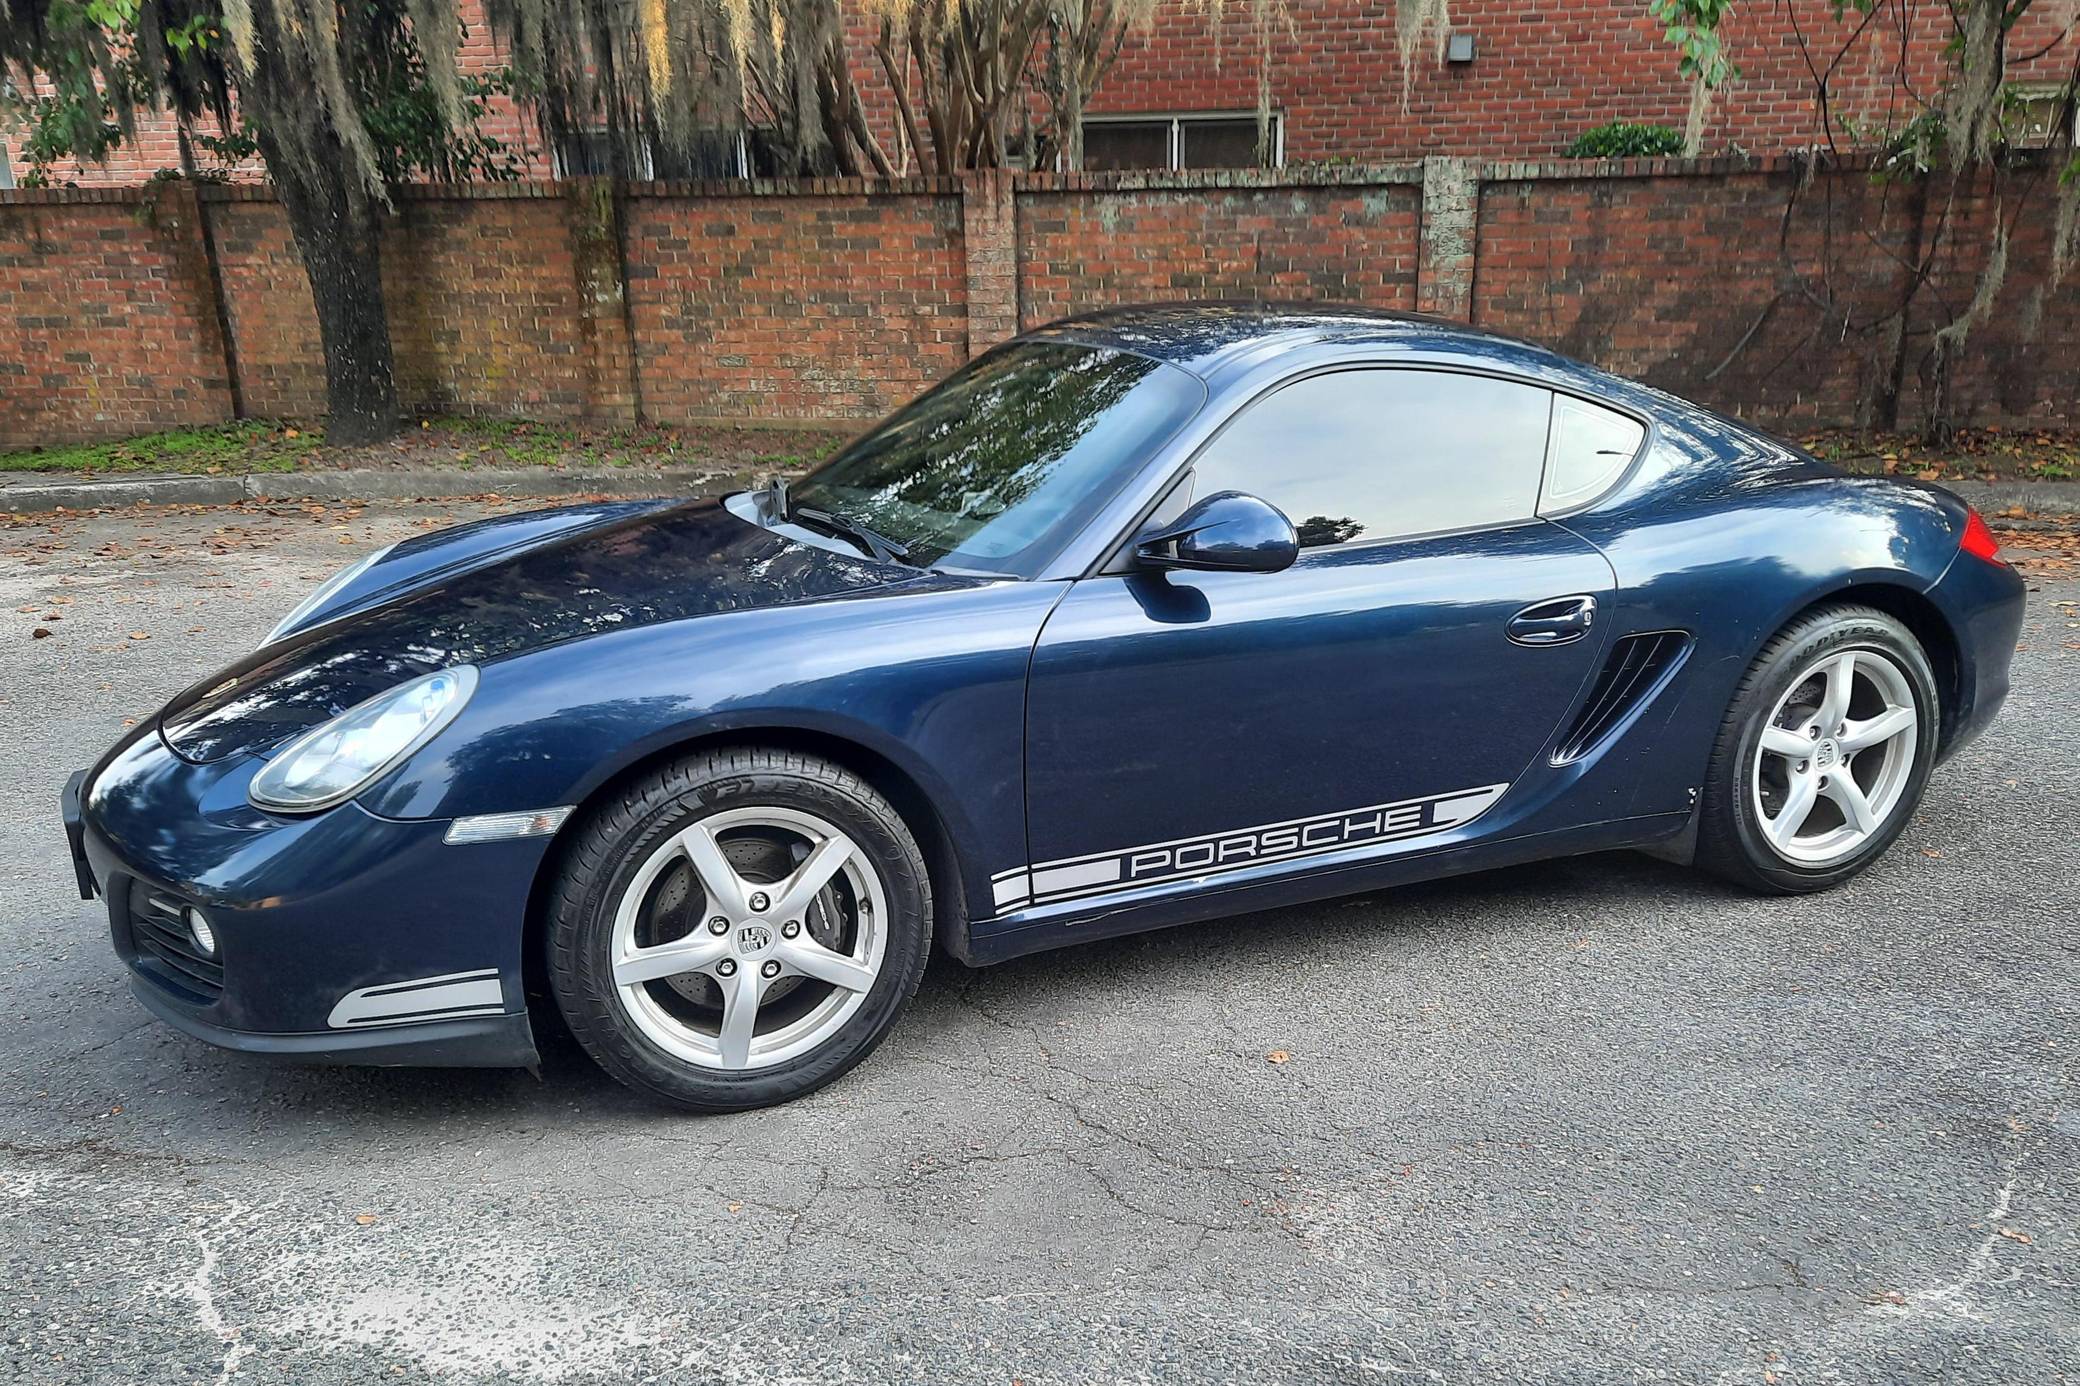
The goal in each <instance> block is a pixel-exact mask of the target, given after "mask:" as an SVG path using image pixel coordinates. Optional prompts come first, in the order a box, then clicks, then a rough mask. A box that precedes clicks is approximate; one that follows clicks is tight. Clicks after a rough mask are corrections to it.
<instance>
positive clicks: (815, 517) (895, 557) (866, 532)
mask: <svg viewBox="0 0 2080 1386" xmlns="http://www.w3.org/2000/svg"><path fill="white" fill-rule="evenodd" d="M786 518H787V519H790V520H792V521H794V522H795V523H796V524H798V525H806V526H807V527H808V528H810V529H820V530H822V531H823V532H824V533H825V534H834V535H836V536H837V537H839V538H840V539H850V540H851V541H852V542H853V543H855V544H857V545H859V546H860V547H861V548H862V549H865V550H866V551H867V554H868V556H869V557H871V558H874V559H876V560H878V561H879V562H882V563H909V562H910V547H909V545H907V544H900V543H897V542H896V541H895V540H893V539H891V538H889V537H888V536H887V535H885V534H880V533H877V532H875V531H874V530H871V529H869V528H867V527H866V526H865V525H863V524H861V523H860V522H859V521H857V520H848V519H846V518H845V517H844V516H843V515H833V514H832V513H831V512H830V511H828V510H818V509H816V508H815V507H814V506H809V505H797V506H795V507H794V508H793V509H791V510H789V511H788V512H787V513H786ZM911 566H913V567H914V566H916V565H914V564H912V565H911Z"/></svg>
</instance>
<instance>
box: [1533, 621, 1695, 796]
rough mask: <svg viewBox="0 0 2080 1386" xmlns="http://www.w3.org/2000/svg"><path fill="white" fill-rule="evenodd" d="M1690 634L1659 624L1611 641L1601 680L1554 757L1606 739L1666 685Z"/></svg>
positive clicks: (1573, 755) (1559, 760)
mask: <svg viewBox="0 0 2080 1386" xmlns="http://www.w3.org/2000/svg"><path fill="white" fill-rule="evenodd" d="M1689 648H1690V637H1689V636H1688V635H1686V634H1684V633H1683V632H1682V631H1679V630H1657V631H1652V632H1649V633H1648V634H1645V635H1628V636H1626V637H1624V638H1623V639H1621V640H1619V641H1618V642H1617V643H1616V644H1615V645H1613V646H1611V652H1610V655H1609V657H1608V658H1607V659H1606V660H1605V661H1604V665H1603V672H1601V673H1599V674H1598V675H1597V676H1596V686H1595V687H1593V688H1591V689H1590V690H1589V699H1588V701H1587V702H1585V703H1583V704H1582V712H1581V715H1580V716H1579V717H1577V718H1575V721H1574V725H1573V726H1572V727H1569V728H1568V729H1567V735H1566V736H1564V737H1562V738H1561V740H1560V746H1559V749H1558V750H1556V751H1554V752H1553V763H1554V764H1555V765H1565V764H1567V762H1569V761H1571V760H1580V759H1581V758H1582V757H1583V756H1585V755H1587V754H1589V752H1591V751H1593V750H1595V749H1596V748H1597V746H1599V745H1601V744H1602V742H1603V739H1604V738H1605V737H1607V736H1609V735H1610V734H1611V733H1612V732H1613V731H1615V730H1616V729H1617V726H1618V724H1619V723H1620V722H1622V721H1624V720H1625V719H1626V718H1627V717H1629V716H1631V715H1632V712H1633V709H1635V708H1638V707H1641V706H1643V705H1644V704H1645V703H1646V701H1647V700H1648V699H1649V698H1652V697H1653V696H1654V695H1655V694H1656V693H1658V692H1660V691H1661V687H1662V685H1663V684H1665V683H1666V682H1667V681H1668V676H1669V675H1670V674H1672V673H1674V672H1675V670H1676V666H1677V665H1678V664H1681V663H1682V662H1683V654H1684V652H1685V651H1687V650H1688V649H1689Z"/></svg>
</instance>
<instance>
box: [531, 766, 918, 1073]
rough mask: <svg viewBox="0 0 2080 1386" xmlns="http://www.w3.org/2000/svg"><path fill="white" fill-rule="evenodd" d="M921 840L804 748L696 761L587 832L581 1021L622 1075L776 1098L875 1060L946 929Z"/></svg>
mask: <svg viewBox="0 0 2080 1386" xmlns="http://www.w3.org/2000/svg"><path fill="white" fill-rule="evenodd" d="M930 919H931V893H930V885H929V881H928V878H927V875H926V872H925V869H924V864H923V860H922V858H921V856H920V854H919V852H918V849H917V845H916V843H915V841H914V840H913V839H912V837H911V835H910V832H909V830H908V828H907V826H906V825H905V824H904V822H903V820H902V818H901V817H900V815H898V814H897V813H896V811H895V809H894V808H893V807H891V806H890V805H889V803H888V801H887V800H886V799H885V798H883V797H882V796H881V795H880V794H879V793H877V792H876V791H875V790H874V789H873V788H872V787H871V786H870V785H868V784H867V783H866V782H865V781H863V780H861V779H860V778H859V777H858V776H856V775H854V774H853V773H852V772H850V771H848V770H845V769H842V768H841V767H838V766H835V765H832V764H830V763H829V762H827V761H823V760H819V759H815V758H813V757H808V756H803V755H800V754H798V753H793V752H783V751H774V750H767V749H763V748H738V749H730V750H724V751H716V752H711V753H708V754H706V755H703V756H698V757H694V758H690V759H689V760H686V761H682V762H679V763H678V764H675V765H673V766H670V767H667V768H666V769H664V770H662V771H660V772H658V773H657V774H656V775H654V776H651V777H649V778H647V779H645V780H643V781H641V782H639V783H638V784H635V785H633V786H631V787H630V789H629V791H628V793H627V794H626V795H625V796H624V797H623V798H622V799H621V800H620V801H619V802H618V803H616V804H614V805H613V806H611V807H609V808H608V809H607V810H605V811H604V812H600V813H598V814H595V815H594V816H593V817H592V818H591V819H589V820H588V822H587V823H586V825H585V826H584V828H583V829H582V831H581V834H580V836H579V837H578V839H577V841H576V845H575V849H574V850H573V851H572V853H571V856H570V861H569V863H568V865H567V867H566V870H565V874H564V879H563V884H562V888H561V889H560V890H559V892H558V895H557V898H556V901H555V908H554V910H553V915H552V920H551V937H550V975H551V981H552V983H553V984H554V987H555V990H556V994H557V1000H558V1002H559V1003H560V1005H561V1007H562V1009H563V1012H564V1015H565V1017H566V1019H568V1020H569V1021H570V1024H571V1029H572V1032H573V1033H574V1034H576V1035H577V1037H578V1039H579V1041H580V1042H581V1043H583V1044H584V1045H585V1047H586V1049H587V1050H588V1051H590V1052H591V1053H592V1055H593V1057H594V1058H596V1059H598V1060H599V1061H600V1063H601V1064H602V1065H603V1066H604V1067H606V1068H607V1070H608V1071H609V1072H611V1073H613V1074H614V1075H615V1076H616V1077H619V1078H621V1079H623V1080H624V1081H626V1082H629V1083H631V1084H634V1085H636V1086H639V1087H643V1088H646V1089H648V1090H650V1091H653V1092H656V1093H659V1094H660V1095H662V1096H664V1097H667V1098H669V1099H671V1100H673V1101H675V1102H679V1103H681V1104H683V1105H686V1106H690V1107H695V1108H699V1109H702V1110H727V1109H734V1108H739V1107H751V1106H762V1105H766V1104H768V1103H771V1102H778V1101H784V1100H786V1099H787V1098H790V1097H795V1096H799V1095H800V1094H802V1093H804V1092H807V1091H809V1090H810V1089H812V1088H814V1087H817V1086H819V1085H821V1084H823V1083H825V1082H828V1081H830V1079H832V1078H834V1077H836V1076H837V1075H838V1074H839V1073H842V1072H843V1071H844V1070H845V1069H846V1068H849V1067H850V1066H851V1065H852V1064H853V1063H856V1062H858V1060H859V1059H860V1058H862V1057H864V1056H865V1054H866V1053H867V1051H868V1050H870V1049H871V1048H872V1047H873V1046H874V1044H875V1043H877V1042H878V1041H879V1040H880V1038H881V1036H882V1035H883V1034H884V1033H885V1032H886V1030H887V1029H888V1027H889V1026H890V1025H891V1024H892V1023H893V1022H894V1020H895V1017H896V1014H897V1013H898V1012H899V1011H900V1010H901V1008H902V1006H903V1004H904V1003H905V1002H906V1001H907V1000H908V999H909V997H910V995H911V993H912V992H914V991H915V990H916V986H917V981H918V978H919V977H920V976H921V975H922V973H923V970H924V961H925V955H926V951H927V943H928V941H929V939H930V936H931V924H930Z"/></svg>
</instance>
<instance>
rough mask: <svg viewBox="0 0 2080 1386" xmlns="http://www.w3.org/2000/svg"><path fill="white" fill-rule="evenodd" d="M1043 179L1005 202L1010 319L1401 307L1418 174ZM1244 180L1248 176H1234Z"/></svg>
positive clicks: (1407, 304) (1410, 291)
mask: <svg viewBox="0 0 2080 1386" xmlns="http://www.w3.org/2000/svg"><path fill="white" fill-rule="evenodd" d="M1367 177H1368V176H1366V175H1357V176H1354V177H1352V178H1351V179H1349V180H1348V181H1344V180H1342V179H1332V180H1330V181H1326V182H1323V183H1321V184H1319V185H1316V186H1289V185H1285V184H1283V183H1277V182H1273V181H1272V180H1271V179H1269V178H1264V177H1262V176H1261V175H1245V174H1211V175H1198V176H1191V177H1179V178H1161V179H1150V178H1140V177H1136V176H1131V175H1088V176H1083V177H1077V176H1072V175H1051V176H1043V177H1038V178H1033V179H1030V180H1027V181H1028V182H1029V183H1030V188H1029V190H1027V191H1024V192H1022V193H1021V194H1020V196H1019V198H1018V246H1019V257H1018V266H1019V276H1018V277H1019V318H1020V321H1021V322H1022V323H1023V324H1024V325H1026V326H1028V327H1031V326H1033V325H1035V324H1037V323H1043V322H1047V321H1049V320H1051V319H1054V318H1059V317H1064V316H1066V315H1068V314H1070V313H1081V312H1087V311H1089V310H1091V309H1095V308H1104V307H1108V306H1110V305H1113V304H1119V303H1136V302H1153V301H1171V300H1178V299H1192V298H1246V299H1267V298H1268V299H1336V300H1341V301H1343V302H1346V303H1364V304H1370V305H1372V306H1375V307H1380V308H1404V309H1407V308H1413V307H1414V306H1415V284H1416V232H1417V223H1418V221H1419V218H1420V211H1421V207H1422V188H1421V185H1420V183H1419V182H1417V181H1415V180H1414V179H1413V178H1412V177H1411V176H1410V175H1408V174H1407V173H1406V172H1404V173H1403V174H1402V175H1401V177H1400V179H1399V181H1385V180H1384V179H1383V178H1382V176H1381V175H1379V174H1376V173H1375V174H1373V175H1370V176H1369V179H1370V181H1365V180H1366V179H1367ZM1251 183H1258V184H1260V186H1248V185H1249V184H1251Z"/></svg>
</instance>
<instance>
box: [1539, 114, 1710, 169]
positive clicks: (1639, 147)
mask: <svg viewBox="0 0 2080 1386" xmlns="http://www.w3.org/2000/svg"><path fill="white" fill-rule="evenodd" d="M1682 152H1683V137H1682V135H1681V134H1679V133H1678V132H1677V131H1674V130H1671V129H1670V128H1669V127H1668V126H1666V125H1641V124H1636V123H1634V122H1632V121H1629V120H1614V121H1612V122H1611V123H1610V124H1608V125H1599V126H1597V127H1596V128H1595V129H1594V130H1585V131H1583V132H1582V133H1581V134H1579V135H1577V136H1575V140H1574V143H1573V144H1570V145H1568V146H1567V148H1565V149H1563V150H1561V151H1560V155H1561V157H1562V158H1565V159H1658V158H1661V157H1663V156H1664V155H1669V154H1680V153H1682Z"/></svg>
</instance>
